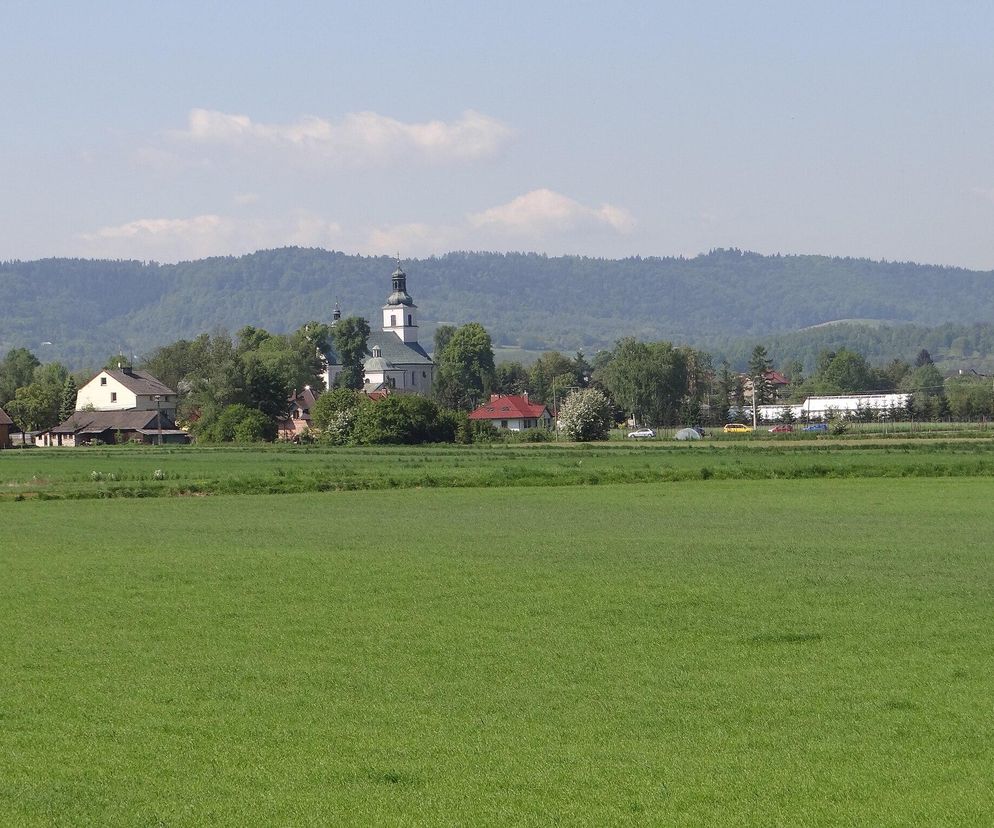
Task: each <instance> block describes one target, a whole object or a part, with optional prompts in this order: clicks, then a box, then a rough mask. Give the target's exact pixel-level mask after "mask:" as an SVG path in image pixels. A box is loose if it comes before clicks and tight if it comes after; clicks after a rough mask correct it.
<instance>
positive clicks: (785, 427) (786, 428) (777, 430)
mask: <svg viewBox="0 0 994 828" xmlns="http://www.w3.org/2000/svg"><path fill="white" fill-rule="evenodd" d="M793 430H794V426H792V425H789V424H788V423H781V424H780V425H775V426H773V428H771V429H770V434H790V432H792V431H793Z"/></svg>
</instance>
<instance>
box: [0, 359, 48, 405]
mask: <svg viewBox="0 0 994 828" xmlns="http://www.w3.org/2000/svg"><path fill="white" fill-rule="evenodd" d="M39 365H41V362H39V361H38V357H36V356H35V355H34V354H33V353H31V351H29V350H28V349H27V348H12V349H11V350H9V351H8V352H7V356H6V357H4V359H3V362H0V406H5V405H6V404H7V402H8V401H10V400H12V399H14V394H15V393H16V392H17V389H18V388H21V387H23V386H25V385H28V384H30V383H31V380H32V378H33V377H34V371H35V368H37V367H38V366H39Z"/></svg>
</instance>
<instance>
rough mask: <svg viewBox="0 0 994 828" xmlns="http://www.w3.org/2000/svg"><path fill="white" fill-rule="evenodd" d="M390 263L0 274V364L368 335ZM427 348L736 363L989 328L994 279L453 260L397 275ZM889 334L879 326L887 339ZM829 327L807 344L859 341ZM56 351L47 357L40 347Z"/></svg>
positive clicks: (765, 259) (53, 263)
mask: <svg viewBox="0 0 994 828" xmlns="http://www.w3.org/2000/svg"><path fill="white" fill-rule="evenodd" d="M394 266H395V263H394V262H393V260H391V259H389V258H386V257H362V256H350V255H346V254H344V253H336V252H329V251H325V250H317V249H302V248H284V249H280V250H266V251H260V252H258V253H253V254H251V255H247V256H240V257H221V258H211V259H203V260H200V261H192V262H181V263H179V264H175V265H161V264H157V263H154V262H151V263H148V262H136V261H89V260H81V259H44V260H40V261H33V262H19V261H12V262H6V263H3V264H0V290H2V295H3V301H2V303H0V351H5V350H6V349H9V348H11V347H15V346H23V347H28V348H30V349H31V350H33V351H34V352H36V353H37V354H38V356H39V357H40V358H41V359H43V360H52V359H60V360H62V361H64V362H66V363H68V364H70V365H72V366H86V365H94V364H97V363H101V362H103V360H104V359H105V358H106V357H107V356H108V354H110V353H112V352H114V351H117V350H123V351H125V352H126V353H137V354H142V353H144V352H146V351H148V350H150V349H151V348H153V347H155V346H157V345H160V344H163V343H167V342H172V341H174V340H176V339H179V338H183V337H192V336H195V335H196V334H199V333H202V332H204V331H211V330H214V329H217V328H219V327H224V328H227V329H228V330H231V331H234V330H237V329H238V328H239V327H241V326H243V325H247V324H251V325H255V326H260V327H263V328H267V329H269V330H271V331H274V332H281V331H288V330H293V329H295V328H297V327H299V326H300V325H301V324H303V323H304V322H306V321H309V320H313V319H318V320H327V319H329V318H330V316H331V312H332V309H333V307H334V304H335V302H336V300H337V301H339V302H340V303H341V305H342V309H343V312H344V313H345V314H353V313H356V314H360V315H364V316H366V317H368V318H371V319H373V320H375V319H377V318H378V313H379V308H380V306H381V305H382V303H383V301H384V299H385V297H386V295H387V293H388V291H389V279H390V273H391V271H392V270H393V268H394ZM404 267H405V269H406V270H407V273H408V278H409V287H410V290H411V292H412V295H413V296H414V298H415V301H416V302H417V303H418V305H419V308H420V310H421V318H422V324H423V326H424V327H423V329H422V339H423V340H429V339H430V336H431V333H432V331H433V329H434V327H435V325H436V324H438V323H443V322H445V323H452V324H461V323H464V322H467V321H479V322H481V323H482V324H483V325H485V326H486V327H487V329H488V330H489V331H490V332H491V334H492V336H493V338H494V342H495V343H496V344H498V345H506V346H514V347H519V348H523V349H526V350H541V349H545V348H559V349H562V350H565V351H572V350H576V349H578V348H582V349H584V350H585V351H588V352H590V351H594V350H596V349H598V348H601V347H605V346H608V345H610V344H612V343H613V342H614V341H615V340H617V339H618V338H619V337H622V336H635V337H638V338H642V339H670V340H674V341H677V342H685V343H691V344H695V345H699V346H702V347H708V346H710V345H720V346H721V347H723V348H727V349H729V352H733V351H734V350H735V348H736V347H737V346H735V345H734V343H735V342H736V341H740V340H741V341H747V340H748V341H758V340H760V339H763V338H770V337H774V336H777V335H781V334H785V333H787V332H791V331H797V330H799V329H802V328H806V327H810V326H816V325H821V324H822V323H825V322H827V321H831V320H840V319H843V320H846V319H848V320H856V319H858V320H868V319H871V320H875V323H874V324H875V326H876V327H877V328H880V329H881V330H888V329H889V328H888V325H889V324H891V323H893V324H895V325H898V324H904V325H907V324H908V323H911V324H913V325H917V326H923V327H929V328H933V327H936V326H940V325H943V324H944V323H956V324H958V325H970V324H972V323H983V322H986V321H988V320H994V290H991V288H992V287H994V272H977V271H969V270H963V269H960V268H947V267H937V266H926V265H917V264H910V263H895V262H874V261H868V260H865V259H849V258H844V259H843V258H829V257H825V256H761V255H759V254H755V253H747V252H742V251H739V250H716V251H712V252H711V253H708V254H705V255H700V256H697V257H695V258H690V259H687V258H640V257H635V258H629V259H622V260H605V259H591V258H584V257H577V256H564V257H548V256H544V255H539V254H534V253H464V252H457V253H449V254H446V255H444V256H440V257H432V258H430V259H423V260H412V261H407V262H405V264H404ZM881 326H883V327H882V328H881ZM855 327H860V329H861V330H867V329H868V328H866V327H865V326H853V325H851V324H841V325H833V326H829V327H828V328H824V329H820V330H817V331H813V332H810V333H812V334H815V335H816V336H817V337H821V336H822V335H823V332H824V331H825V330H828V331H834V332H837V331H839V330H850V331H851V330H854V329H855ZM46 342H50V343H52V344H51V345H42V343H46Z"/></svg>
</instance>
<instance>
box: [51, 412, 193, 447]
mask: <svg viewBox="0 0 994 828" xmlns="http://www.w3.org/2000/svg"><path fill="white" fill-rule="evenodd" d="M90 442H98V443H153V444H155V443H188V442H190V435H189V434H187V433H186V432H185V431H182V430H181V429H178V428H176V426H175V424H174V423H173V422H172V420H170V419H169V418H168V417H167V416H166V415H165V414H162V413H159V412H156V411H134V410H132V411H77V412H76V413H75V414H73V415H72V416H71V417H70V418H69V419H68V420H66V421H65V422H64V423H62V424H60V425H57V426H54V427H53V428H49V429H46V430H45V431H41V432H39V433H38V434H37V435H35V445H36V446H79V445H83V444H85V443H90Z"/></svg>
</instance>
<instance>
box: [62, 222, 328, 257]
mask: <svg viewBox="0 0 994 828" xmlns="http://www.w3.org/2000/svg"><path fill="white" fill-rule="evenodd" d="M78 238H79V240H80V241H81V242H82V244H83V246H84V250H83V251H82V252H83V253H84V254H85V255H88V256H97V257H104V258H136V259H157V260H159V261H167V262H175V261H180V260H183V259H197V258H203V257H205V256H224V255H238V254H241V253H251V252H253V251H255V250H261V249H265V248H271V247H284V246H286V245H301V246H316V247H337V246H340V244H341V240H342V228H341V226H340V225H339V224H338V223H336V222H332V221H327V220H326V219H322V218H320V217H317V216H313V215H311V214H308V213H296V214H295V215H293V216H292V217H290V218H288V219H286V220H265V219H240V218H232V217H230V216H219V215H214V214H206V215H200V216H192V217H190V218H154V219H148V218H143V219H137V220H135V221H129V222H126V223H124V224H117V225H110V226H106V227H101V228H99V229H98V230H95V231H93V232H92V233H83V234H80V235H79V236H78Z"/></svg>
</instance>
